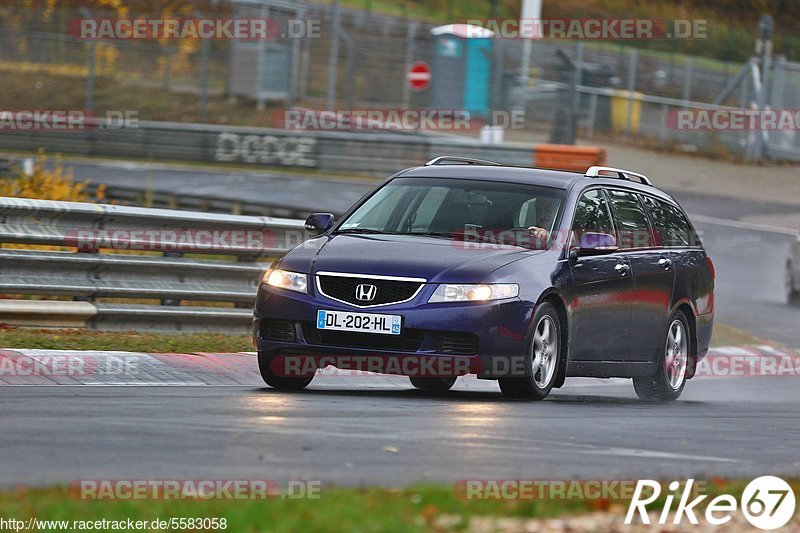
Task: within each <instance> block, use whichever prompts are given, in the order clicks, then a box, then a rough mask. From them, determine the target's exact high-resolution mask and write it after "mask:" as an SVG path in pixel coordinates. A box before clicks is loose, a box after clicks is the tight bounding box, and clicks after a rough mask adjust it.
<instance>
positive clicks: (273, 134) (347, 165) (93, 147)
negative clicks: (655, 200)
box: [0, 120, 533, 176]
mask: <svg viewBox="0 0 800 533" xmlns="http://www.w3.org/2000/svg"><path fill="white" fill-rule="evenodd" d="M96 126H97V127H95V128H89V129H82V130H72V131H58V130H56V131H50V130H25V131H23V130H0V148H2V149H4V150H23V151H30V150H38V149H39V148H44V149H45V150H47V151H48V152H58V153H64V154H79V155H87V156H114V157H124V158H132V159H146V160H156V161H157V160H162V161H204V162H215V163H232V164H236V165H252V166H254V167H273V166H277V167H295V168H316V169H318V170H320V171H324V172H333V173H345V174H350V173H361V174H370V175H381V176H382V175H385V174H389V173H392V172H395V171H397V170H398V169H401V168H405V167H409V166H412V165H419V164H422V163H424V162H425V161H428V160H430V159H431V158H433V157H436V156H437V155H441V154H443V153H447V154H453V155H464V156H470V157H478V158H480V159H489V160H492V161H498V162H500V163H505V164H512V165H530V164H531V162H532V161H533V148H532V147H531V146H529V145H512V144H504V145H486V144H481V143H479V142H478V141H477V140H475V139H471V138H467V137H456V136H445V135H436V134H420V133H415V132H402V131H398V132H396V133H395V132H386V131H384V132H366V131H365V132H350V131H294V130H285V129H274V128H253V127H244V126H220V125H214V124H185V123H176V122H154V121H140V122H138V123H137V124H136V125H135V127H134V126H129V127H117V128H114V127H110V126H109V125H108V124H107V123H106V122H105V121H102V120H101V121H97V124H96Z"/></svg>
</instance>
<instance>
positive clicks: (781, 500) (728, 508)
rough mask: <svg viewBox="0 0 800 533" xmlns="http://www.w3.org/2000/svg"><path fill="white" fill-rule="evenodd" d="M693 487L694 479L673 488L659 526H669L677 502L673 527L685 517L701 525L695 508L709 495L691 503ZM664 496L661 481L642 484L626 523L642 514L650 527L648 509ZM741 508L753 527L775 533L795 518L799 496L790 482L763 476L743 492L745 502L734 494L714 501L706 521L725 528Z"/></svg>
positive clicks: (635, 491) (643, 482) (636, 492)
mask: <svg viewBox="0 0 800 533" xmlns="http://www.w3.org/2000/svg"><path fill="white" fill-rule="evenodd" d="M693 486H694V480H693V479H689V480H687V481H686V485H685V486H681V483H680V482H678V481H673V482H672V483H670V484H669V492H668V493H667V494H666V496H665V497H664V507H663V508H662V510H661V514H660V516H659V519H658V522H657V523H658V524H660V525H665V524H667V521H668V519H669V516H670V515H671V514H672V513H673V504H675V501H676V500H677V505H676V506H675V509H674V517H673V520H672V523H673V524H675V525H677V524H680V523H682V521H683V519H684V517H685V518H686V519H687V520H688V521H689V523H691V524H694V525H697V524H699V521H698V519H697V515H696V514H695V510H696V509H695V508H696V507H698V506H699V504H700V503H702V502H703V501H704V500H705V499H706V498H708V495H707V494H703V495H700V496H697V497H696V498H694V499H693V500H691V501H690V500H689V498H691V497H692V496H693V495H694V494H693ZM660 496H661V484H660V483H659V482H658V481H653V480H650V479H643V480H639V482H638V483H637V484H636V489H635V490H634V493H633V498H631V504H630V506H629V507H628V513H627V515H626V516H625V523H626V524H631V523H632V522H633V520H634V517H635V515H636V513H637V512H638V514H639V518H640V520H641V523H642V524H648V525H649V524H650V515H648V512H647V506H648V505H650V504H652V503H654V502H656V500H658V499H659V497H660ZM740 507H741V511H742V513H743V514H744V517H745V518H746V519H747V521H748V522H750V524H751V525H753V526H754V527H757V528H759V529H763V530H773V529H778V528H780V527H783V526H785V525H786V524H787V523H788V522H789V520H791V519H792V517H793V516H794V512H795V496H794V492H793V491H792V487H790V486H789V484H788V483H786V481H784V480H782V479H781V478H779V477H775V476H762V477H759V478H756V479H754V480H753V481H751V482H750V483H748V485H747V486H746V487H745V489H744V491H743V492H742V499H741V502H738V501H736V498H735V497H733V496H731V495H730V494H721V495H719V496H716V497H715V498H713V499H712V500H710V501H709V502H708V503H707V505H706V506H705V513H703V518H705V521H706V522H707V523H708V524H711V525H714V526H721V525H724V524H726V523H728V522H730V521H731V519H732V515H733V513H736V512H737V509H739V508H740ZM697 512H698V513H699V512H700V511H699V510H697Z"/></svg>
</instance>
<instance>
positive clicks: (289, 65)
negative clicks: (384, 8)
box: [0, 0, 800, 153]
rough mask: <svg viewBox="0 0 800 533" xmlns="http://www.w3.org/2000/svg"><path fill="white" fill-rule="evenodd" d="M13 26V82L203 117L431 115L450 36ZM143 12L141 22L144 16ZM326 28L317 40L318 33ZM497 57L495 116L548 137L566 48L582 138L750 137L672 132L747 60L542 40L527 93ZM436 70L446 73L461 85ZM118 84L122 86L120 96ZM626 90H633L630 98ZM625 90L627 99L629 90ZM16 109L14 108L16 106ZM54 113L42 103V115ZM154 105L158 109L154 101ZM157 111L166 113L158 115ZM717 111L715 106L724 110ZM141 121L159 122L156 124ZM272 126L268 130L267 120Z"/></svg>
mask: <svg viewBox="0 0 800 533" xmlns="http://www.w3.org/2000/svg"><path fill="white" fill-rule="evenodd" d="M3 9H4V10H5V11H4V16H3V17H2V19H0V71H2V72H4V75H5V76H14V75H15V74H16V75H24V74H28V73H41V74H47V75H49V76H54V77H69V78H72V79H77V80H85V82H86V84H85V95H86V107H87V108H90V109H91V108H92V107H93V106H94V96H95V95H94V92H95V91H96V89H95V84H96V83H95V80H102V81H103V82H104V87H105V93H104V100H103V102H104V106H106V107H110V108H116V109H131V108H132V107H134V108H135V107H136V106H137V101H136V98H135V96H136V92H137V89H138V88H146V89H151V90H156V91H161V92H162V93H170V94H186V95H188V97H193V98H195V100H193V101H194V102H195V103H194V104H192V105H194V106H195V110H194V113H191V114H189V115H187V116H185V117H181V118H182V119H184V120H190V121H206V120H210V121H212V122H213V121H215V120H217V121H227V122H228V123H236V122H235V121H236V120H237V119H236V117H222V119H220V118H219V117H217V116H214V117H209V114H208V109H207V107H208V99H209V97H216V98H224V99H225V100H224V101H226V102H232V101H234V100H235V101H237V102H238V105H240V106H252V109H253V110H254V113H256V116H258V115H257V111H258V110H260V109H265V110H266V111H265V113H266V114H265V115H264V120H265V121H267V120H268V118H269V115H268V113H269V111H270V110H274V109H276V108H285V107H291V106H300V107H307V108H312V109H324V108H331V107H332V108H335V109H356V108H358V109H364V108H369V109H372V108H382V109H401V108H411V109H426V108H427V107H428V106H429V104H430V103H431V94H430V90H426V91H419V92H417V91H412V90H411V89H409V87H408V86H407V85H406V72H407V71H408V68H409V66H410V64H411V63H412V62H414V61H417V60H421V61H426V62H429V63H430V62H432V59H433V56H434V54H435V50H436V46H437V41H436V37H435V36H434V35H432V33H431V30H432V28H433V27H434V26H435V25H434V24H432V23H428V22H420V21H414V20H409V19H405V18H402V17H395V16H387V15H382V14H378V13H375V12H370V11H365V10H357V9H350V8H344V7H343V8H339V9H338V13H337V12H336V8H334V7H333V6H332V5H321V4H304V3H288V2H282V1H278V0H269V1H265V2H260V1H259V2H256V1H254V0H238V1H234V2H228V3H221V4H219V9H218V11H216V12H214V13H194V14H193V15H192V16H194V17H199V18H202V17H211V18H219V17H244V18H270V19H273V20H275V21H278V22H279V24H280V27H281V28H282V30H283V31H282V32H281V34H280V35H276V36H274V37H275V38H274V39H271V40H269V41H266V42H253V41H235V40H222V39H215V40H200V39H182V40H161V41H153V40H149V41H148V40H113V41H111V40H94V41H89V40H81V39H78V38H76V37H75V36H73V35H70V34H69V33H68V32H67V27H68V26H69V24H70V22H71V21H74V20H76V19H80V18H85V17H87V16H91V17H92V18H103V17H108V18H116V17H117V15H116V14H115V13H114V12H101V11H99V10H96V11H92V12H91V13H90V14H88V13H87V12H86V10H80V9H54V10H51V11H48V12H47V14H45V12H44V11H42V10H32V9H29V10H23V9H14V10H12V9H11V8H3ZM139 15H141V14H135V13H133V14H131V16H139ZM293 20H294V21H296V20H302V21H304V24H305V28H306V31H305V32H304V34H302V35H287V33H286V31H285V29H286V28H288V27H289V26H290V24H291V21H293ZM308 28H314V29H315V31H313V32H312V31H308ZM493 45H494V49H493V51H492V57H491V65H492V66H491V76H492V80H493V81H492V82H491V83H490V91H491V95H490V101H491V108H492V109H493V110H507V111H508V110H512V109H524V110H525V118H526V120H525V124H526V127H527V128H529V129H531V130H538V131H540V132H543V133H546V132H548V131H550V130H551V129H553V127H554V126H555V125H557V124H556V123H555V122H556V121H557V120H558V118H556V114H555V113H554V107H553V106H554V105H556V104H557V102H558V99H559V98H563V91H564V88H565V85H564V84H565V83H566V84H568V83H570V82H571V81H572V79H571V78H570V76H571V74H570V72H569V70H568V69H565V67H564V63H563V60H561V59H559V56H558V54H557V50H562V51H563V52H564V53H565V54H566V55H567V56H569V57H571V58H572V59H573V60H575V61H578V62H579V63H580V64H581V65H582V68H581V70H580V78H579V80H578V86H579V89H578V91H577V94H578V96H577V97H576V98H577V109H578V114H579V116H578V126H579V128H580V131H579V134H581V135H582V136H583V137H588V138H597V137H614V136H619V135H623V136H627V137H632V136H635V137H636V138H637V139H646V140H650V141H652V142H653V143H654V144H661V145H663V144H665V143H666V144H676V145H682V146H690V147H692V148H691V149H696V150H698V151H712V152H717V151H721V150H734V151H736V150H742V149H744V148H746V146H747V145H748V140H747V135H748V134H747V133H734V132H722V133H720V132H683V131H673V130H670V128H669V127H667V124H666V123H665V117H666V116H667V115H668V114H669V113H670V112H672V110H675V109H707V108H709V105H710V104H712V102H714V100H715V98H716V97H717V95H719V94H720V93H722V92H723V90H724V89H725V88H726V87H727V86H728V85H729V84H730V83H732V81H734V80H735V78H736V76H737V74H739V72H740V70H741V69H742V65H740V64H737V63H730V62H724V61H719V60H714V59H709V58H701V57H692V56H687V55H682V54H680V47H681V43H680V41H679V40H676V41H675V46H674V52H672V53H669V52H663V51H651V50H639V49H636V48H633V47H631V46H629V45H627V44H620V43H614V42H611V41H564V40H551V39H549V40H541V41H534V42H533V43H532V53H531V63H530V71H529V72H528V75H529V77H528V83H527V86H523V84H524V80H525V76H523V75H522V74H523V73H522V57H523V51H522V48H523V42H522V40H518V39H495V40H493ZM775 65H776V66H775V68H774V70H773V71H772V72H771V73H770V76H769V79H770V80H771V82H772V83H771V91H770V99H769V101H770V103H771V105H772V106H773V107H783V108H791V107H794V108H797V107H800V106H798V105H797V104H798V102H797V99H798V96H797V95H798V94H800V91H798V90H797V89H798V88H800V64H796V63H791V62H788V61H785V60H778V61H776V62H775ZM448 75H449V73H447V72H433V76H434V77H436V76H448ZM109 87H110V88H109ZM621 91H622V92H621ZM625 91H626V92H625ZM754 98H755V89H754V87H753V85H752V81H751V80H750V79H749V78H747V77H745V78H744V79H743V80H742V82H741V83H739V84H738V85H737V87H736V89H735V90H734V91H732V92H731V93H730V94H729V95H728V97H727V98H726V100H725V102H722V103H723V104H724V105H726V106H728V107H731V108H733V107H739V108H745V109H746V108H749V107H751V103H752V101H753V100H754ZM2 105H3V106H6V107H13V105H12V103H10V102H3V104H2ZM48 106H52V103H50V102H45V101H42V102H41V106H40V107H48ZM142 107H143V108H147V109H151V108H153V107H154V105H152V103H151V105H148V106H142ZM155 107H156V108H157V106H155ZM711 109H714V107H713V106H712V107H711ZM141 118H142V119H152V118H157V117H153V116H147V115H146V114H145V115H144V116H142V117H141ZM262 125H269V124H266V123H262ZM794 133H795V132H793V131H789V132H779V133H777V134H775V135H773V136H771V138H770V141H769V145H770V147H773V146H774V147H776V148H780V151H781V153H783V152H786V151H788V152H796V151H798V149H799V148H800V147H799V146H798V141H797V139H796V138H795V137H796V136H795V134H794Z"/></svg>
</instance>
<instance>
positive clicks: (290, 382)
mask: <svg viewBox="0 0 800 533" xmlns="http://www.w3.org/2000/svg"><path fill="white" fill-rule="evenodd" d="M275 357H276V355H274V354H270V353H266V352H258V369H259V370H260V371H261V378H262V379H263V380H264V383H266V384H267V385H269V386H270V387H272V388H273V389H277V390H284V391H298V390H302V389H304V388H306V387H307V386H308V384H309V383H311V380H312V379H314V376H313V375H312V376H311V377H299V378H295V377H286V376H280V375H278V374H276V373H275V370H274V369H273V368H272V366H271V365H272V361H273V360H274V359H275Z"/></svg>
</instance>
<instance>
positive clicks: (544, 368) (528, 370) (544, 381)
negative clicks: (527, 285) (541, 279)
mask: <svg viewBox="0 0 800 533" xmlns="http://www.w3.org/2000/svg"><path fill="white" fill-rule="evenodd" d="M533 323H534V324H536V325H535V326H534V328H533V334H532V335H531V340H530V345H529V347H528V353H527V354H525V376H524V377H510V378H500V379H499V380H498V381H499V384H500V390H501V391H502V392H503V395H504V396H506V397H507V398H512V399H515V400H544V399H545V398H546V397H547V395H548V394H550V391H551V390H552V389H553V385H555V382H556V376H557V374H558V368H559V363H560V361H561V357H563V355H562V350H561V323H560V321H559V319H558V312H557V311H556V308H555V307H553V305H552V304H550V303H547V302H545V303H543V304H541V305H540V306H539V308H538V309H537V310H536V314H535V316H534V320H533Z"/></svg>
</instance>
